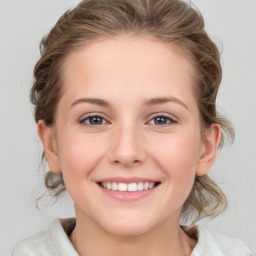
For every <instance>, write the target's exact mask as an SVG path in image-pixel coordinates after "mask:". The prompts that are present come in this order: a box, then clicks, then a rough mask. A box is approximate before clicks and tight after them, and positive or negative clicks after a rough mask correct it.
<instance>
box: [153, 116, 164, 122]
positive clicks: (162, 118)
mask: <svg viewBox="0 0 256 256" xmlns="http://www.w3.org/2000/svg"><path fill="white" fill-rule="evenodd" d="M154 119H155V124H166V123H167V118H166V117H163V116H158V117H155V118H154Z"/></svg>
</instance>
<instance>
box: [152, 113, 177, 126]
mask: <svg viewBox="0 0 256 256" xmlns="http://www.w3.org/2000/svg"><path fill="white" fill-rule="evenodd" d="M175 123H177V121H176V120H175V119H174V118H173V117H171V116H165V115H158V116H155V117H154V118H152V119H151V120H150V121H149V124H151V125H158V126H166V125H169V124H175Z"/></svg>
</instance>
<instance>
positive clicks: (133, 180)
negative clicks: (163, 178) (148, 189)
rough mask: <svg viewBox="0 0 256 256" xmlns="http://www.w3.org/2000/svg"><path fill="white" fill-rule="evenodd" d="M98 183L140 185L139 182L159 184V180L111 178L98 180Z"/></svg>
mask: <svg viewBox="0 0 256 256" xmlns="http://www.w3.org/2000/svg"><path fill="white" fill-rule="evenodd" d="M96 182H97V183H102V182H116V183H127V184H129V183H138V182H154V183H156V182H159V181H158V180H154V179H148V178H141V177H129V178H128V177H109V178H105V179H101V180H97V181H96Z"/></svg>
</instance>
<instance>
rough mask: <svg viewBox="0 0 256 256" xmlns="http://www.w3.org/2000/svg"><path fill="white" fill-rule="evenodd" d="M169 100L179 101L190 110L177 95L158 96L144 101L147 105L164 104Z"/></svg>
mask: <svg viewBox="0 0 256 256" xmlns="http://www.w3.org/2000/svg"><path fill="white" fill-rule="evenodd" d="M168 102H175V103H178V104H179V105H181V106H183V107H184V108H186V109H187V110H189V109H188V106H187V105H186V104H185V103H184V102H183V101H181V100H180V99H178V98H175V97H156V98H152V99H148V100H145V102H144V103H145V105H147V106H152V105H158V104H164V103H168Z"/></svg>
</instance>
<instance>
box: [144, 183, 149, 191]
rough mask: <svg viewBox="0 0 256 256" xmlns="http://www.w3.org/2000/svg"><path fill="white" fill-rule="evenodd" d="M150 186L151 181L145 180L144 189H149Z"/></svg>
mask: <svg viewBox="0 0 256 256" xmlns="http://www.w3.org/2000/svg"><path fill="white" fill-rule="evenodd" d="M148 187H149V182H145V183H144V185H143V189H145V190H146V189H148Z"/></svg>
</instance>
